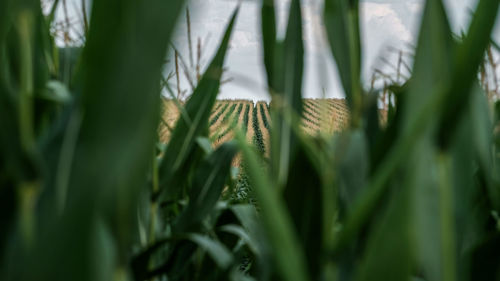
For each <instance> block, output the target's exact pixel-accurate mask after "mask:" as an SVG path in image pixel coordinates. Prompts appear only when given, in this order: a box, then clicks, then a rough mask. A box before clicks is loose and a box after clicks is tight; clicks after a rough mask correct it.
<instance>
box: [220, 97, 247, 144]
mask: <svg viewBox="0 0 500 281" xmlns="http://www.w3.org/2000/svg"><path fill="white" fill-rule="evenodd" d="M242 109H243V104H242V103H240V104H239V106H238V110H236V115H235V117H234V118H233V120H232V122H231V124H230V125H229V126H227V128H226V129H225V130H224V132H222V134H220V135H219V136H218V137H217V138H218V139H219V140H220V139H222V138H223V137H224V136H225V135H227V134H228V133H229V132H230V131H231V130H232V129H234V127H236V125H238V121H239V117H240V113H241V110H242Z"/></svg>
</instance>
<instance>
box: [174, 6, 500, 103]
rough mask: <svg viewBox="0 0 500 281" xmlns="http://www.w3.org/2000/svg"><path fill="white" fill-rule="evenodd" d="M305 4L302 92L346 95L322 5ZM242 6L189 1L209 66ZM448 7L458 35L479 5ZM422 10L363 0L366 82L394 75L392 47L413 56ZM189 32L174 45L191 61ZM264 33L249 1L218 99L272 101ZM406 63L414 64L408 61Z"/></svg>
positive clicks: (282, 8) (182, 32) (180, 33)
mask: <svg viewBox="0 0 500 281" xmlns="http://www.w3.org/2000/svg"><path fill="white" fill-rule="evenodd" d="M302 3H303V9H302V11H303V17H304V22H303V26H304V44H305V46H306V56H305V62H306V67H305V72H306V74H305V78H304V91H303V94H304V96H306V97H321V96H322V95H323V92H326V96H328V97H343V96H344V94H343V91H342V89H341V88H340V84H339V81H338V78H337V73H336V71H335V67H334V61H333V59H332V58H331V54H330V51H329V48H328V47H327V46H326V42H325V39H324V38H325V37H324V28H323V26H322V21H321V5H322V4H321V3H322V1H321V0H305V1H302ZM237 4H238V1H235V0H192V1H191V2H190V5H189V6H190V8H191V13H192V30H193V37H195V38H196V37H201V38H203V39H204V41H205V38H207V37H208V43H207V44H206V46H205V48H204V51H205V52H204V56H203V57H204V59H205V62H206V61H208V59H209V58H210V57H211V55H212V54H213V52H214V49H215V47H216V45H217V44H218V42H219V39H220V37H221V32H223V30H224V27H225V25H226V23H227V21H228V18H229V17H230V15H231V13H232V11H233V9H234V8H235V7H236V6H237ZM278 4H279V5H278V14H279V22H280V25H281V28H280V30H281V31H282V32H283V31H284V27H285V25H286V20H287V15H286V11H287V10H288V4H289V0H279V1H278ZM445 4H446V8H447V10H448V14H449V18H450V22H451V24H452V27H453V29H454V31H455V32H459V31H460V30H462V29H464V28H466V27H467V25H468V22H469V20H470V16H469V15H470V10H471V9H473V8H474V7H475V5H476V4H477V1H476V0H446V1H445ZM422 6H423V1H422V0H406V1H404V0H371V1H361V14H362V17H361V33H362V48H363V74H364V79H365V81H369V80H370V77H371V74H372V73H373V70H374V69H375V68H384V69H385V70H386V71H388V72H390V70H389V68H388V67H387V65H385V64H384V63H383V62H382V60H381V59H380V58H382V57H383V58H385V59H387V60H389V61H391V62H396V61H397V53H395V52H393V51H391V50H392V49H394V48H395V49H400V50H403V51H405V52H408V53H411V52H412V47H411V46H412V45H413V44H414V42H415V40H416V38H417V35H418V27H419V24H420V22H419V18H420V14H421V11H422ZM183 19H184V18H183ZM181 20H182V19H181ZM185 30H186V25H185V23H184V22H183V21H181V23H180V25H179V31H178V34H177V36H176V39H175V42H176V43H175V44H176V45H178V46H179V49H181V50H185V51H184V56H186V57H187V56H188V52H187V48H186V43H185V42H187V37H186V31H185ZM259 30H260V27H259V1H251V0H248V1H244V2H243V4H242V6H241V9H240V13H239V16H238V20H237V24H236V27H235V30H234V33H233V37H232V40H231V49H230V51H229V54H228V57H227V61H226V66H227V68H228V73H227V76H228V77H231V78H233V79H234V80H233V81H232V82H230V83H228V84H225V85H224V86H223V88H222V90H221V93H220V95H219V98H247V99H253V100H263V99H265V100H267V99H269V96H268V94H267V92H266V88H265V83H264V77H265V76H264V71H263V66H262V53H261V47H260V46H261V43H260V31H259ZM494 36H495V37H496V38H500V29H499V28H497V29H496V31H495V34H494ZM407 60H408V63H409V64H411V62H410V60H409V58H407ZM183 88H187V85H185V84H184V85H183ZM323 90H324V91H323Z"/></svg>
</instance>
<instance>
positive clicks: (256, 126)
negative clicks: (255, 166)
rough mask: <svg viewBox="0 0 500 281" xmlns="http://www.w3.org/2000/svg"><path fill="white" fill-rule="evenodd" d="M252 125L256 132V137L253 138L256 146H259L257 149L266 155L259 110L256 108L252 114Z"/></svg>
mask: <svg viewBox="0 0 500 281" xmlns="http://www.w3.org/2000/svg"><path fill="white" fill-rule="evenodd" d="M252 113H253V114H252V115H253V116H252V124H253V131H254V137H253V142H254V144H255V146H257V149H258V150H259V151H260V152H261V153H262V154H264V152H265V151H266V149H265V147H264V138H263V137H262V132H261V130H260V126H259V119H258V118H257V108H256V107H255V108H254V110H253V112H252Z"/></svg>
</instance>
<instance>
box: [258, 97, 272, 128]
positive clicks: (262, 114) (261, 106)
mask: <svg viewBox="0 0 500 281" xmlns="http://www.w3.org/2000/svg"><path fill="white" fill-rule="evenodd" d="M259 108H260V115H261V116H262V122H264V127H266V129H267V131H269V130H270V126H269V122H268V120H267V116H266V112H265V110H264V104H263V103H261V104H260V106H259Z"/></svg>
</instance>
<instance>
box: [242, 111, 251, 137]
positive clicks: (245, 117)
mask: <svg viewBox="0 0 500 281" xmlns="http://www.w3.org/2000/svg"><path fill="white" fill-rule="evenodd" d="M249 112H250V105H249V104H247V106H246V107H245V113H244V115H243V125H242V126H243V132H245V134H246V133H247V131H248V113H249Z"/></svg>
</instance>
